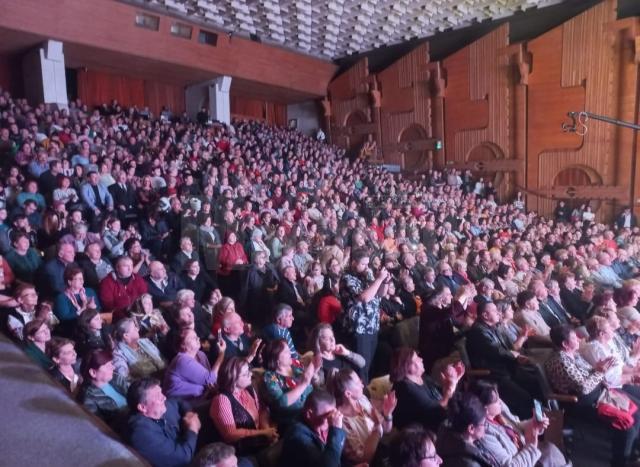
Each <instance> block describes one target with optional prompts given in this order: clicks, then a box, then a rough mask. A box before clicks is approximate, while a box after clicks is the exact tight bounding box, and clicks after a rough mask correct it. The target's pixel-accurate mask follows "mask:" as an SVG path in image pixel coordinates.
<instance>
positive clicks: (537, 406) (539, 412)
mask: <svg viewBox="0 0 640 467" xmlns="http://www.w3.org/2000/svg"><path fill="white" fill-rule="evenodd" d="M533 409H534V412H535V417H536V420H537V421H539V422H541V421H542V419H543V415H542V404H541V403H540V401H539V400H534V401H533Z"/></svg>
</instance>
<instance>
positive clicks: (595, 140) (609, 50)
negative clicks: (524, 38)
mask: <svg viewBox="0 0 640 467" xmlns="http://www.w3.org/2000/svg"><path fill="white" fill-rule="evenodd" d="M635 21H636V23H637V20H635ZM628 23H629V22H628V21H624V20H623V21H616V2H615V1H614V0H607V1H605V2H603V3H601V4H599V5H597V6H595V7H593V8H591V9H590V10H588V11H586V12H585V13H582V14H581V15H579V16H577V17H575V18H572V19H571V20H569V21H567V22H566V23H564V24H563V25H562V26H559V27H557V28H555V29H553V30H552V31H549V32H548V33H546V34H544V35H542V36H540V37H539V38H536V39H534V40H532V41H531V42H529V44H528V46H527V48H528V50H529V52H530V53H531V57H532V73H531V75H530V77H529V88H528V93H529V95H528V119H529V129H528V131H529V133H528V147H527V153H528V154H527V156H528V157H527V188H528V190H529V191H530V193H534V194H538V195H540V196H529V206H530V207H531V208H532V209H537V210H538V211H540V212H541V213H542V214H549V213H551V212H552V210H553V208H554V206H555V204H556V200H554V199H550V197H549V196H546V194H547V193H549V192H551V191H553V190H554V189H556V191H555V192H556V193H557V192H558V190H557V189H558V188H560V187H567V188H569V187H570V186H576V185H574V184H573V182H575V181H576V180H573V179H571V178H567V177H565V176H560V177H558V174H561V173H562V174H567V173H568V174H571V173H578V172H581V173H583V174H586V175H587V176H588V178H589V180H590V183H591V185H604V186H605V187H609V188H610V191H611V192H613V193H615V195H614V198H615V202H614V201H607V202H604V203H598V204H599V205H600V206H601V207H600V209H599V211H598V212H597V216H598V219H610V218H611V217H612V216H613V214H614V212H615V210H616V206H615V204H616V202H617V203H622V204H626V203H628V202H629V200H630V198H631V188H632V177H633V159H634V157H635V156H634V154H633V152H634V149H635V148H634V145H633V138H634V137H635V135H634V134H633V131H630V130H626V129H623V128H619V127H616V126H613V125H610V124H607V123H604V122H599V121H595V120H589V121H588V123H587V127H588V131H587V134H586V135H585V136H584V137H581V136H579V135H577V134H575V133H563V132H562V130H561V124H562V122H563V121H567V118H566V113H567V112H569V111H581V110H587V111H589V112H593V113H595V114H600V115H606V116H610V117H613V118H617V119H621V120H627V121H636V118H637V108H636V97H637V92H638V90H637V86H638V83H637V63H635V62H634V60H633V54H632V53H631V46H630V45H629V38H628V37H627V33H628V31H627V30H628V29H629V28H627V27H626V26H627V25H628ZM636 25H637V24H636ZM631 26H633V24H631ZM571 169H575V170H571ZM583 178H584V177H583ZM591 192H593V190H587V191H586V192H584V193H583V194H582V195H581V196H589V195H590V193H591Z"/></svg>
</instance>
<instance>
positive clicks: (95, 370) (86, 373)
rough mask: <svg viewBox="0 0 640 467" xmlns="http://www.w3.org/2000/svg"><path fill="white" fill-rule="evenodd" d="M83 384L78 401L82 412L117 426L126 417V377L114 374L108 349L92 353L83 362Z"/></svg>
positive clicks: (127, 386) (127, 385)
mask: <svg viewBox="0 0 640 467" xmlns="http://www.w3.org/2000/svg"><path fill="white" fill-rule="evenodd" d="M81 371H82V379H83V384H82V387H81V388H80V393H79V394H78V402H80V403H81V404H82V405H83V406H84V408H85V409H87V410H88V411H89V412H91V413H93V414H94V415H97V416H98V417H100V418H101V419H102V420H104V421H105V422H106V423H107V425H109V426H111V427H112V428H113V427H116V428H117V427H118V426H119V425H120V424H121V423H124V421H125V420H126V416H127V415H128V412H129V411H128V408H127V390H128V389H129V384H128V383H127V380H126V378H124V377H122V376H120V375H118V374H117V373H114V372H113V356H112V355H111V352H109V351H108V350H102V349H100V350H94V351H93V352H91V353H90V354H88V355H87V356H86V357H85V358H84V360H82V366H81Z"/></svg>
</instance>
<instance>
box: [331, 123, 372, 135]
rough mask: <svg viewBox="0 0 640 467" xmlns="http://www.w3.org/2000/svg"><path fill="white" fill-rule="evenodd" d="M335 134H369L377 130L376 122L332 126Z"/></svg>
mask: <svg viewBox="0 0 640 467" xmlns="http://www.w3.org/2000/svg"><path fill="white" fill-rule="evenodd" d="M331 132H332V134H333V135H334V136H353V135H369V134H372V133H375V132H376V124H375V123H361V124H359V125H354V126H344V127H343V126H332V127H331Z"/></svg>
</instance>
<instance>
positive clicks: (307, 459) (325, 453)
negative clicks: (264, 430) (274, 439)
mask: <svg viewBox="0 0 640 467" xmlns="http://www.w3.org/2000/svg"><path fill="white" fill-rule="evenodd" d="M346 437H347V435H346V433H345V432H344V430H342V429H340V428H335V427H330V428H329V435H328V436H327V444H324V443H323V442H322V441H321V440H320V438H318V435H316V434H315V433H314V432H313V431H311V428H309V427H308V426H307V425H305V424H304V423H300V422H297V423H295V424H294V425H293V426H292V427H291V429H290V430H289V432H288V433H287V436H286V437H285V440H284V445H283V448H282V455H281V456H280V463H279V465H280V466H281V467H282V466H284V467H288V466H291V467H295V466H300V465H304V466H305V467H340V457H341V455H342V449H343V448H344V442H345V438H346Z"/></svg>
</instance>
